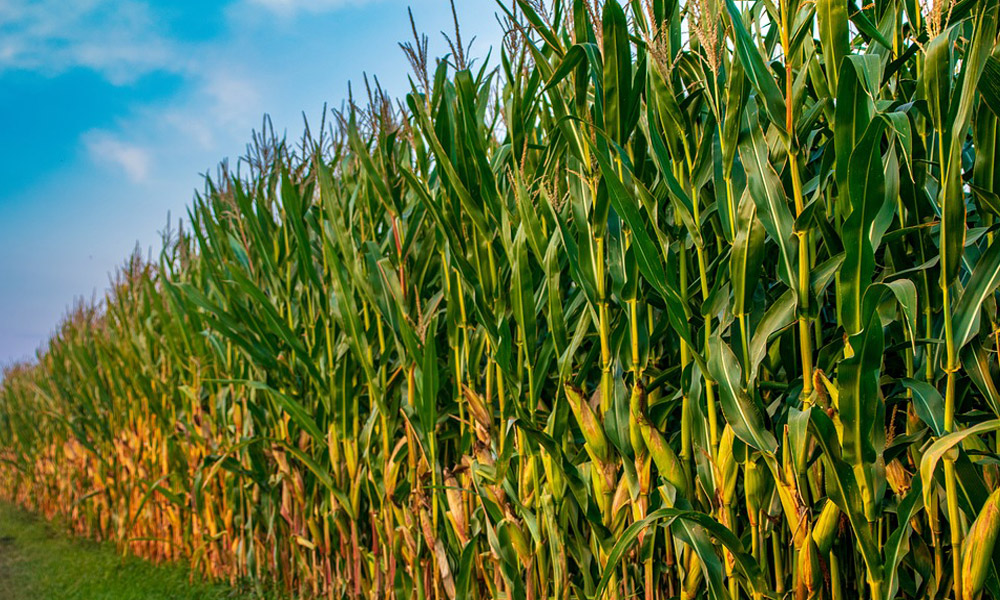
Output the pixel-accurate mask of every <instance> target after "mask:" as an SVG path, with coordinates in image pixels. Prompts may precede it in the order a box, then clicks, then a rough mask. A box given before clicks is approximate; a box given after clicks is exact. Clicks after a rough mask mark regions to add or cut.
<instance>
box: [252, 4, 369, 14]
mask: <svg viewBox="0 0 1000 600" xmlns="http://www.w3.org/2000/svg"><path fill="white" fill-rule="evenodd" d="M378 1H379V0H248V3H249V4H251V5H253V6H259V7H262V8H265V9H267V10H269V11H271V12H273V13H276V14H279V15H281V16H292V15H296V14H298V13H317V12H323V11H328V10H335V9H338V8H344V7H347V6H359V5H362V4H368V3H371V2H378Z"/></svg>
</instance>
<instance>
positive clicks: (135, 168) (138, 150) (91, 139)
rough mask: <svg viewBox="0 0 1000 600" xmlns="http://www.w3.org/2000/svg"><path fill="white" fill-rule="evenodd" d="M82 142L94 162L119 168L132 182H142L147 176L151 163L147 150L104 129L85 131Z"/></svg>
mask: <svg viewBox="0 0 1000 600" xmlns="http://www.w3.org/2000/svg"><path fill="white" fill-rule="evenodd" d="M84 143H85V144H86V147H87V151H88V152H89V153H90V156H91V157H92V158H93V159H94V160H95V161H96V162H99V163H105V164H110V165H113V166H116V167H118V168H120V169H121V170H122V171H124V172H125V175H127V176H128V178H129V179H130V180H132V181H133V182H135V183H142V182H144V181H146V179H147V178H148V177H149V168H150V165H151V164H152V157H151V156H150V152H149V150H147V149H145V148H142V147H140V146H137V145H135V144H130V143H128V142H124V141H122V140H121V139H119V138H116V137H115V136H113V135H111V134H110V133H108V132H106V131H92V132H89V133H87V134H86V135H85V136H84Z"/></svg>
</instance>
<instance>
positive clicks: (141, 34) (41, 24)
mask: <svg viewBox="0 0 1000 600" xmlns="http://www.w3.org/2000/svg"><path fill="white" fill-rule="evenodd" d="M0 15H2V16H0V72H2V71H4V70H7V69H27V70H34V71H39V72H42V73H45V74H49V75H58V74H60V73H63V72H65V71H67V70H69V69H73V68H77V67H82V68H87V69H92V70H94V71H97V72H99V73H101V74H102V75H103V76H104V77H106V78H107V79H108V80H109V81H111V82H112V83H115V84H123V83H128V82H130V81H133V80H135V79H136V78H137V77H139V76H141V75H144V74H146V73H148V72H150V71H153V70H159V69H168V70H174V69H175V66H176V65H177V64H179V63H178V61H177V60H175V59H176V55H177V53H176V50H175V49H174V48H173V45H172V44H171V42H170V40H168V39H166V38H164V37H163V36H161V35H160V34H159V32H158V26H157V21H156V17H155V15H154V14H153V13H152V11H151V10H150V8H149V6H148V5H146V4H145V3H143V2H139V1H136V0H118V1H115V0H71V1H67V0H0Z"/></svg>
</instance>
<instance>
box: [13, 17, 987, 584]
mask: <svg viewBox="0 0 1000 600" xmlns="http://www.w3.org/2000/svg"><path fill="white" fill-rule="evenodd" d="M484 4H485V5H486V8H488V9H490V10H493V9H495V10H497V12H498V13H499V15H500V17H499V20H500V21H501V23H502V25H503V26H504V29H505V31H506V34H505V37H504V40H503V44H502V47H500V48H495V49H494V50H493V53H492V55H491V56H490V57H489V58H487V59H485V60H472V59H471V57H470V50H469V46H468V45H466V44H465V42H463V40H462V37H461V32H460V31H459V30H457V26H456V31H455V32H454V34H452V35H451V36H449V37H448V41H449V44H450V48H451V52H449V54H448V55H447V57H446V58H443V59H439V60H436V61H432V60H431V59H430V58H429V57H428V52H427V47H428V45H427V38H426V37H425V36H422V35H420V34H418V33H417V29H416V27H414V39H413V40H412V41H410V42H407V43H404V44H401V46H402V50H403V54H402V56H401V60H408V61H409V63H410V65H411V66H412V71H413V73H412V75H411V79H410V81H411V92H410V93H409V94H408V95H406V97H405V99H404V100H400V101H394V100H392V99H390V98H389V97H388V96H387V94H386V93H385V92H383V91H382V89H381V88H380V87H379V86H378V85H377V84H372V85H369V86H367V88H366V94H364V95H363V96H362V97H360V98H356V99H352V101H351V102H350V103H348V104H346V105H345V107H344V109H342V110H340V111H336V112H335V113H334V115H333V116H332V117H331V118H330V119H329V120H327V119H324V120H323V122H322V123H321V124H320V127H319V128H318V129H316V130H315V131H312V132H311V131H310V130H308V128H307V130H306V133H305V134H304V135H303V137H302V139H301V140H295V141H288V140H285V139H279V138H278V137H276V136H275V135H274V134H273V132H272V130H271V129H269V128H268V127H265V128H264V129H263V130H262V131H261V132H259V133H258V134H256V135H255V137H254V139H253V142H252V143H251V144H250V146H249V148H248V152H247V156H246V157H245V158H244V159H242V160H241V161H239V163H238V164H237V165H236V166H235V167H234V168H232V169H229V168H220V170H219V172H218V174H217V175H216V176H215V177H212V178H211V179H209V180H208V181H207V183H206V185H205V190H204V192H203V193H201V194H199V195H198V196H197V197H196V198H195V200H194V202H193V205H192V206H191V208H190V209H189V213H188V216H187V218H186V219H185V220H184V221H183V222H182V224H181V225H180V226H179V227H175V228H174V229H168V231H167V232H166V234H165V237H164V246H163V251H162V253H160V255H159V256H158V257H153V258H152V259H146V260H144V259H143V258H142V257H141V256H140V255H138V254H137V255H135V256H133V257H132V258H131V259H130V260H129V261H128V262H127V263H126V265H125V266H124V267H123V268H122V269H120V270H119V271H118V273H117V275H116V276H115V277H114V279H113V285H112V286H111V288H110V290H109V291H108V293H107V295H106V296H105V297H104V298H103V300H102V301H100V302H98V303H96V304H94V303H91V304H87V303H80V304H78V305H77V306H76V307H75V308H74V309H73V310H72V311H70V313H69V314H68V316H67V317H66V319H65V320H64V322H63V323H62V324H61V325H60V327H59V329H58V331H57V333H56V334H55V335H54V336H53V337H52V339H51V340H50V342H49V343H48V346H47V348H46V349H45V350H43V351H40V352H39V355H38V359H37V363H35V364H30V365H19V366H13V367H9V368H8V369H7V370H6V372H5V374H4V379H3V384H2V391H0V458H2V462H0V495H2V496H3V497H5V498H6V499H7V500H10V501H14V502H17V503H19V504H21V505H23V506H25V507H27V508H29V509H31V510H34V511H37V512H39V513H41V514H42V515H44V516H46V517H48V518H51V519H57V520H58V521H59V522H61V523H63V524H64V525H65V526H66V527H67V528H69V529H70V530H71V531H73V532H75V533H77V534H80V535H85V536H90V537H93V538H98V539H102V540H110V541H112V542H113V543H115V544H116V545H117V546H118V547H119V548H120V549H121V551H122V552H123V553H134V554H138V555H141V556H145V557H148V558H151V559H154V560H183V561H186V562H188V563H189V564H191V565H192V566H193V567H194V569H195V570H196V571H198V572H200V573H202V574H204V575H205V576H208V577H210V578H216V579H223V580H229V581H231V582H233V583H237V584H241V585H245V586H249V587H251V588H254V589H256V590H257V591H258V592H261V593H275V592H278V593H282V594H290V595H292V596H294V597H301V598H331V599H332V598H351V599H355V598H385V599H400V600H404V599H405V600H445V599H448V600H453V599H455V598H459V599H466V598H468V599H494V598H511V599H517V600H520V599H528V600H534V599H542V598H556V599H560V600H561V599H564V598H566V599H568V598H580V599H583V598H586V599H594V598H596V599H613V600H624V599H626V598H643V599H644V600H659V599H664V600H665V599H669V598H682V599H694V598H711V599H713V600H716V599H726V598H731V599H733V600H736V599H738V598H752V599H754V600H760V599H763V598H785V597H794V598H797V599H803V598H825V599H830V600H841V599H845V598H865V599H871V600H882V599H889V598H926V599H937V598H954V599H955V600H975V599H976V598H979V597H990V598H1000V577H998V566H1000V548H995V542H996V539H997V536H998V534H1000V470H998V465H1000V454H998V450H1000V447H998V444H1000V392H998V382H1000V360H998V356H1000V354H998V353H1000V323H998V320H1000V317H998V314H997V297H996V290H997V286H998V284H1000V242H997V241H995V240H996V238H997V224H1000V168H998V165H997V162H996V156H997V154H998V148H1000V131H998V116H1000V45H998V43H997V33H998V13H1000V3H998V2H996V1H995V0H956V1H954V2H951V1H950V0H874V1H873V2H872V3H870V4H867V5H864V6H861V5H859V4H857V3H856V2H855V0H755V1H749V0H687V1H686V2H685V3H681V2H678V1H677V0H629V1H625V0H604V1H601V0H553V1H551V2H543V1H542V0H516V2H515V1H513V0H502V2H501V3H500V4H498V5H497V6H493V5H491V4H489V3H484Z"/></svg>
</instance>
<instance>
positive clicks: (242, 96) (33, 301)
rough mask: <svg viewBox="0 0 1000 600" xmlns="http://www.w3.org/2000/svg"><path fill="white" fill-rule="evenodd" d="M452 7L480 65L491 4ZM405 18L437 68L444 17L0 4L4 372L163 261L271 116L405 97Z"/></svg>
mask: <svg viewBox="0 0 1000 600" xmlns="http://www.w3.org/2000/svg"><path fill="white" fill-rule="evenodd" d="M456 5H457V8H458V13H459V19H460V21H461V23H462V35H463V38H464V39H469V38H471V37H472V36H476V37H477V41H476V43H475V45H474V46H473V54H474V55H476V56H485V55H486V53H487V51H488V50H489V48H490V47H491V46H492V47H497V45H498V41H499V37H500V32H499V26H498V25H497V24H496V21H495V19H494V13H495V12H496V10H497V9H496V5H495V2H494V0H457V2H456ZM407 6H410V7H412V9H413V13H414V16H415V18H416V21H417V26H418V27H419V28H420V29H421V30H422V31H424V32H426V33H428V35H429V37H430V40H431V54H432V55H435V56H441V55H442V54H444V52H445V51H446V45H445V43H444V41H443V39H442V37H441V35H440V33H439V32H440V31H448V32H450V31H451V30H452V24H451V11H450V7H449V6H448V2H447V0H409V1H405V0H229V1H225V2H210V1H207V0H203V1H199V0H174V1H168V0H0V115H3V116H4V123H3V131H4V134H3V143H2V144H0V181H3V182H4V185H3V187H2V188H0V364H7V363H9V362H11V361H15V360H20V359H25V358H30V357H32V356H33V355H34V352H35V350H36V349H37V348H38V347H39V346H40V345H42V344H43V342H44V341H45V340H46V339H47V338H48V337H49V335H51V332H52V331H54V328H55V326H56V324H57V323H58V321H59V319H60V318H61V316H62V315H63V314H64V313H65V311H66V307H67V306H69V305H70V304H71V303H72V302H73V300H74V298H78V297H81V296H82V297H85V298H88V299H89V298H91V297H93V296H94V294H95V293H96V294H97V295H98V296H100V295H101V294H103V291H104V289H105V288H106V286H107V283H108V274H109V272H111V271H112V270H113V269H114V268H115V267H116V266H117V265H119V264H121V263H122V261H123V260H124V259H125V257H126V256H128V255H129V254H130V253H131V251H132V250H133V249H134V248H135V246H136V244H137V243H138V244H139V246H140V247H141V248H143V249H144V250H147V251H148V250H149V249H150V248H152V249H153V250H154V251H155V250H156V249H157V247H158V246H157V244H158V240H159V232H160V231H161V230H162V229H163V228H164V226H165V225H166V222H167V214H168V212H169V213H171V214H172V216H173V221H174V223H176V220H177V218H178V217H183V216H185V207H186V206H187V205H188V203H189V202H190V200H191V198H192V197H193V194H194V191H195V189H201V184H202V179H201V175H200V174H202V173H206V172H214V171H215V166H216V165H217V164H218V163H219V161H220V160H222V159H224V158H226V157H229V158H233V159H235V158H236V157H237V156H239V155H240V154H241V153H242V151H243V149H244V147H245V145H246V143H247V142H248V141H249V140H250V134H251V131H252V130H253V129H254V128H259V127H260V124H261V119H262V117H263V115H264V114H265V113H267V114H269V115H270V116H271V118H272V121H273V123H274V126H275V129H276V130H278V131H279V132H280V131H285V132H287V134H288V135H289V137H290V138H294V137H296V136H297V135H298V134H299V133H300V132H301V130H302V113H303V112H304V113H305V114H306V116H308V117H309V118H310V120H311V121H318V120H319V117H320V115H321V112H322V107H323V103H324V102H327V103H329V105H330V106H333V107H338V106H340V103H341V101H342V100H343V99H344V98H345V97H346V95H347V89H348V82H349V81H353V82H355V85H356V86H359V87H357V88H356V89H359V90H360V89H361V88H360V86H361V85H362V84H361V81H362V75H363V73H365V72H367V73H369V74H370V75H371V74H374V75H377V76H378V77H379V79H380V81H381V82H382V83H383V85H384V86H385V87H386V88H387V89H388V90H389V91H390V92H391V93H392V94H393V95H395V96H399V95H401V94H403V93H405V92H406V91H408V89H409V88H408V83H407V75H408V65H407V63H406V60H405V58H404V57H403V54H402V52H401V51H400V49H399V47H398V46H397V42H399V41H406V40H408V39H410V37H411V34H410V26H409V21H408V17H407V12H406V9H407Z"/></svg>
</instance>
